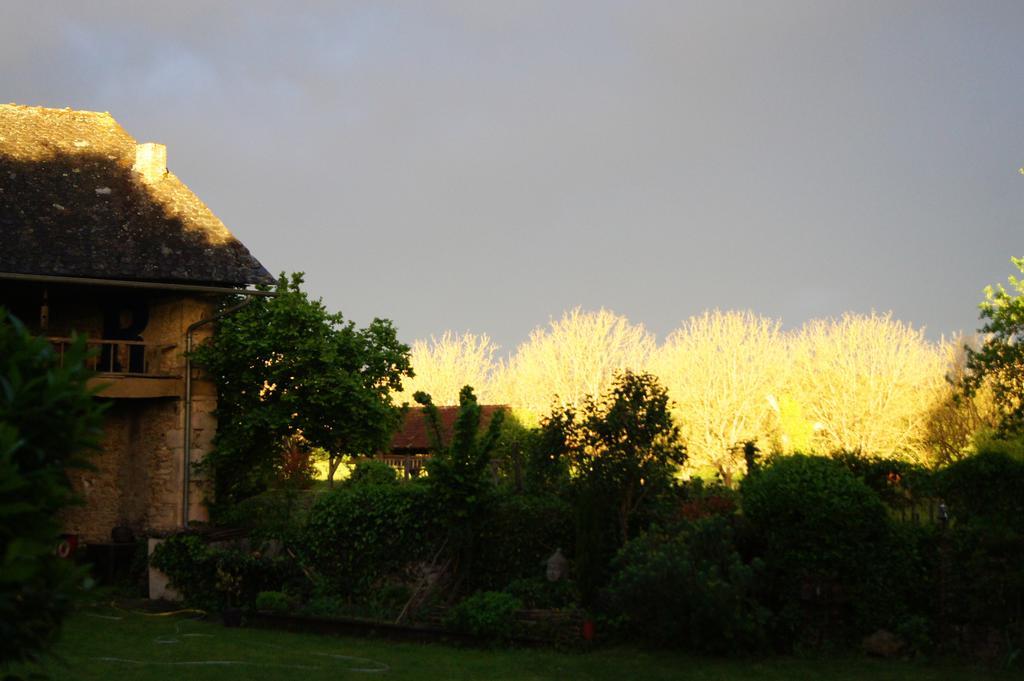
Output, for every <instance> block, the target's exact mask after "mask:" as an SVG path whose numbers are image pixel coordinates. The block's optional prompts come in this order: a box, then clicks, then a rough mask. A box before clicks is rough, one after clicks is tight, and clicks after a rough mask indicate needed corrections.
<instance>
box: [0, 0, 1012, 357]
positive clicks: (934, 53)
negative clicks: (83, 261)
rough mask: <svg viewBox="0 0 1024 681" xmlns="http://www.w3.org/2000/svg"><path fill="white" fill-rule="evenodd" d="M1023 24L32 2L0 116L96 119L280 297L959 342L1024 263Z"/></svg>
mask: <svg viewBox="0 0 1024 681" xmlns="http://www.w3.org/2000/svg"><path fill="white" fill-rule="evenodd" d="M1022 35H1024V2H1020V0H1009V1H1006V2H1001V1H998V0H986V1H984V2H962V1H961V2H947V1H943V0H931V1H926V2H912V1H909V0H908V1H904V2H894V1H893V0H884V1H881V2H874V1H871V0H855V1H852V2H841V1H838V0H836V1H832V2H825V1H819V0H815V1H807V2H803V1H797V0H776V1H774V2H756V1H754V0H747V1H744V2H734V1H731V0H709V1H708V2H685V1H684V0H674V1H668V2H654V1H651V2H644V1H640V0H632V1H623V2H604V1H601V0H580V1H577V0H560V1H555V0H551V1H549V2H534V1H532V0H517V1H516V2H508V1H505V2H487V1H482V0H462V1H441V0H437V1H434V2H427V1H419V2H399V1H393V2H370V1H367V2H337V1H335V2H328V1H324V2H303V1H301V0H290V1H288V2H260V1H259V0H247V1H246V2H228V1H226V0H225V1H220V2H205V3H200V2H161V3H155V2H104V1H102V0H91V1H90V2H87V3H86V2H74V3H71V2H49V1H46V0H35V1H34V2H31V3H27V2H22V3H6V4H5V6H4V7H3V8H2V9H0V65H2V68H0V100H3V101H10V102H15V103H18V104H30V105H40V106H51V107H72V108H75V109H89V110H96V111H109V112H110V113H111V114H112V115H113V116H114V117H115V118H116V119H117V120H118V122H120V123H121V125H122V126H123V127H124V128H125V129H126V130H127V131H128V133H129V134H131V135H133V136H134V137H135V138H136V139H138V140H139V141H140V142H147V141H153V142H161V143H164V144H166V145H167V149H168V151H167V153H168V166H169V168H170V169H171V170H172V171H173V172H174V173H175V174H176V175H177V176H178V177H180V178H181V179H182V180H183V181H185V182H186V183H187V184H188V185H189V186H190V187H191V188H192V189H193V190H194V191H195V192H196V193H197V194H198V195H199V196H200V197H201V198H202V199H203V200H204V201H205V202H206V203H207V204H208V205H209V206H210V207H211V208H212V209H213V211H214V212H215V213H217V215H218V216H219V217H220V218H221V219H222V220H223V221H224V223H225V224H226V225H227V226H228V227H229V228H230V229H231V230H232V232H234V234H235V235H236V236H237V237H238V238H239V239H240V240H241V241H242V242H243V243H245V244H246V245H247V246H248V247H249V249H250V250H251V251H252V252H253V254H254V255H255V256H256V257H257V258H258V259H259V260H260V261H261V262H262V263H263V264H264V265H265V266H266V267H267V269H268V270H270V271H271V272H273V273H278V272H282V271H288V272H292V271H303V272H305V273H306V283H307V289H308V291H309V292H310V293H311V294H313V295H314V296H319V297H322V298H323V299H324V302H325V303H326V304H327V306H328V307H329V308H330V309H331V310H333V311H340V312H342V313H343V314H344V315H345V316H346V317H348V318H350V319H353V320H355V321H356V322H357V323H359V324H365V323H367V322H369V321H370V320H371V319H372V318H373V317H384V318H388V319H392V320H393V321H394V322H395V324H396V325H397V327H398V329H399V335H400V337H401V338H403V340H406V341H412V340H414V339H417V338H425V337H428V336H430V335H431V334H434V335H440V334H441V333H443V332H444V331H445V330H448V329H451V330H455V331H472V332H476V333H488V334H489V335H490V336H491V337H492V338H493V339H495V340H496V341H497V342H498V343H499V344H500V345H501V346H502V348H503V352H511V351H513V350H514V349H515V346H516V345H517V344H518V343H520V342H522V341H523V340H525V339H526V337H527V336H528V334H529V332H530V331H531V329H533V328H534V327H536V326H540V325H546V324H547V322H548V321H549V320H550V319H551V318H557V317H559V316H561V314H562V312H563V311H565V310H567V309H570V308H572V307H575V306H582V307H583V308H585V309H598V308H601V307H604V308H608V309H611V310H614V311H615V312H617V313H619V314H622V315H625V316H626V317H628V318H629V319H630V320H631V321H633V322H635V323H642V324H644V325H645V326H646V327H647V328H648V329H650V330H651V331H653V332H654V333H655V334H657V336H658V338H659V339H663V338H664V337H665V335H666V334H667V333H669V332H670V331H671V330H673V329H674V328H677V327H678V326H679V325H680V323H681V322H682V320H685V319H686V318H688V317H690V316H691V315H696V314H700V313H701V312H703V311H704V310H706V309H714V308H719V309H723V310H725V309H738V310H746V309H750V310H753V311H755V312H757V313H760V314H763V315H766V316H770V317H775V318H781V319H782V321H783V323H784V326H785V327H787V328H793V327H797V326H799V325H800V324H801V323H803V322H804V321H806V320H807V319H810V318H817V317H829V316H837V315H840V314H842V313H843V312H845V311H853V312H864V313H866V312H870V311H872V310H876V311H879V312H886V311H891V312H892V313H893V315H894V317H896V318H898V319H901V320H903V321H906V322H910V323H912V324H913V325H914V326H917V327H920V326H924V327H926V329H927V333H928V336H929V337H931V338H933V339H937V338H938V337H940V336H941V335H943V334H945V335H949V334H952V333H955V332H957V331H960V330H964V331H968V332H970V331H973V330H974V329H976V328H977V327H978V324H979V322H978V308H977V305H978V302H979V301H980V300H981V299H982V289H983V288H984V286H985V285H986V284H990V283H995V282H999V281H1005V279H1006V276H1007V275H1009V274H1011V273H1012V272H1013V268H1012V266H1011V264H1010V262H1009V259H1010V256H1013V255H1017V256H1021V255H1024V176H1022V175H1021V174H1019V173H1018V168H1020V167H1021V166H1022V165H1024V135H1022V133H1024V86H1022V84H1024V41H1022V40H1021V36H1022Z"/></svg>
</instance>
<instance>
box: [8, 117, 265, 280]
mask: <svg viewBox="0 0 1024 681" xmlns="http://www.w3.org/2000/svg"><path fill="white" fill-rule="evenodd" d="M165 165H166V150H165V149H164V147H162V146H160V145H139V144H137V143H136V141H135V139H134V138H132V136H131V135H129V134H128V133H127V132H125V131H124V129H123V128H121V126H120V125H118V124H117V121H115V120H114V119H113V117H111V116H110V114H108V113H97V112H92V111H73V110H71V109H46V108H42V107H29V106H17V105H13V104H9V105H0V272H12V273H18V274H45V275H60V276H70V277H96V278H104V279H130V280H141V281H157V282H172V283H196V284H199V283H201V284H219V285H229V286H244V285H247V284H255V283H261V282H262V283H270V282H272V281H273V278H272V277H271V276H270V275H269V274H268V272H267V271H266V270H265V269H264V268H263V266H262V265H261V264H260V263H259V261H257V260H256V259H255V258H254V257H253V256H252V255H251V254H250V253H249V251H248V250H247V249H246V248H245V246H243V245H242V243H241V242H239V241H238V240H237V239H236V238H235V237H234V236H233V235H232V234H231V232H229V231H228V229H227V228H226V227H225V226H224V223H222V222H221V221H220V220H219V219H218V218H217V216H216V215H214V214H213V213H212V212H211V211H210V209H209V208H207V207H206V205H205V204H204V203H203V202H202V201H201V200H200V199H199V197H197V196H196V195H195V194H193V193H192V191H191V190H190V189H189V188H188V187H187V186H185V184H184V183H183V182H182V181H181V180H179V179H178V178H177V177H176V176H175V175H174V174H173V173H170V172H167V170H166V167H165Z"/></svg>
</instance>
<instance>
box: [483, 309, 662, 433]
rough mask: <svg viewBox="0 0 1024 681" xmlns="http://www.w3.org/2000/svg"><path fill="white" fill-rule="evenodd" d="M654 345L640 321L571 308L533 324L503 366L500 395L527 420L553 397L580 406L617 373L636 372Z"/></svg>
mask: <svg viewBox="0 0 1024 681" xmlns="http://www.w3.org/2000/svg"><path fill="white" fill-rule="evenodd" d="M654 347H655V343H654V337H653V336H652V335H651V334H650V333H649V332H648V331H647V330H646V329H645V328H644V327H643V326H642V325H639V324H630V322H629V320H628V319H626V318H625V317H622V316H619V315H617V314H615V313H614V312H611V311H610V310H604V309H601V310H598V311H597V312H584V311H583V310H581V309H580V308H578V307H577V308H575V309H573V310H570V311H569V312H566V313H565V314H564V315H562V318H561V319H559V320H557V321H554V320H553V321H552V322H551V324H550V325H549V328H548V329H542V328H537V329H534V331H533V332H532V333H531V334H530V338H529V340H528V341H526V342H525V343H523V344H522V345H520V346H519V348H518V349H517V350H516V354H515V355H514V356H513V357H512V358H511V359H510V360H509V361H508V362H507V363H506V364H505V365H504V366H503V367H502V371H501V378H500V384H501V385H500V391H501V395H502V396H503V397H504V400H505V401H506V402H507V403H508V404H510V405H511V406H512V407H513V408H514V409H516V410H518V411H519V412H520V413H522V414H523V415H524V417H525V419H524V420H526V421H530V420H533V418H536V417H537V416H539V415H541V414H544V413H546V412H547V411H548V410H549V409H550V407H551V404H552V402H553V401H557V404H558V405H560V406H570V407H579V406H581V405H582V404H583V403H584V402H585V401H586V400H588V399H591V400H596V399H598V398H599V397H600V395H601V393H602V392H603V391H604V390H606V389H607V388H608V386H609V385H611V383H612V380H613V379H614V377H615V374H616V372H620V371H624V370H633V371H640V370H642V369H643V368H644V366H646V363H647V359H648V357H649V356H650V354H651V352H653V350H654Z"/></svg>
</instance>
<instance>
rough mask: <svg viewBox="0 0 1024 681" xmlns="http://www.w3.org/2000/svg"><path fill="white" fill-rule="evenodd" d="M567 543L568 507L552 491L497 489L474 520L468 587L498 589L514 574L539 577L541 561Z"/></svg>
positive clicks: (570, 524) (570, 538)
mask: <svg viewBox="0 0 1024 681" xmlns="http://www.w3.org/2000/svg"><path fill="white" fill-rule="evenodd" d="M572 543H573V511H572V507H571V506H570V505H569V504H568V502H566V501H565V500H563V499H560V498H559V497H556V496H552V495H526V494H507V493H506V494H503V495H501V496H499V497H498V498H497V499H496V501H495V503H494V504H492V505H491V507H490V509H489V510H488V512H487V513H486V516H485V521H484V522H483V523H481V525H480V532H479V534H478V540H477V551H476V557H475V561H474V569H473V570H472V571H471V573H469V574H467V575H466V579H467V581H468V586H469V587H470V589H473V588H477V589H495V590H498V589H502V588H504V587H505V586H506V585H507V584H508V583H509V582H511V581H513V580H515V579H521V578H530V577H542V576H543V575H544V570H545V561H546V560H547V558H548V557H549V556H550V555H551V554H552V553H554V551H555V549H557V548H559V547H561V548H562V549H563V550H565V549H568V548H569V547H571V546H572Z"/></svg>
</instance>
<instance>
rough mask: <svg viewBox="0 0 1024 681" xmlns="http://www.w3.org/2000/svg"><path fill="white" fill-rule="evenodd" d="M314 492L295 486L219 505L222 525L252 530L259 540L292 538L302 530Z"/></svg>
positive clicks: (289, 539)
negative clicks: (298, 488)
mask: <svg viewBox="0 0 1024 681" xmlns="http://www.w3.org/2000/svg"><path fill="white" fill-rule="evenodd" d="M312 504H313V495H312V494H310V493H308V492H302V491H299V490H296V489H289V488H286V489H274V490H267V491H266V492H263V493H261V494H258V495H256V496H253V497H249V498H248V499H244V500H242V501H240V502H238V503H237V504H234V505H231V506H228V505H222V506H220V507H218V509H217V510H218V513H217V515H216V522H217V524H218V525H220V526H227V527H238V528H244V529H246V530H249V536H250V537H251V538H252V539H254V540H256V541H269V540H279V541H284V542H286V543H289V542H293V541H295V539H296V538H297V537H298V536H299V535H300V534H301V530H302V528H303V527H304V526H305V523H306V517H307V515H308V514H309V509H310V507H311V506H312Z"/></svg>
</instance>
